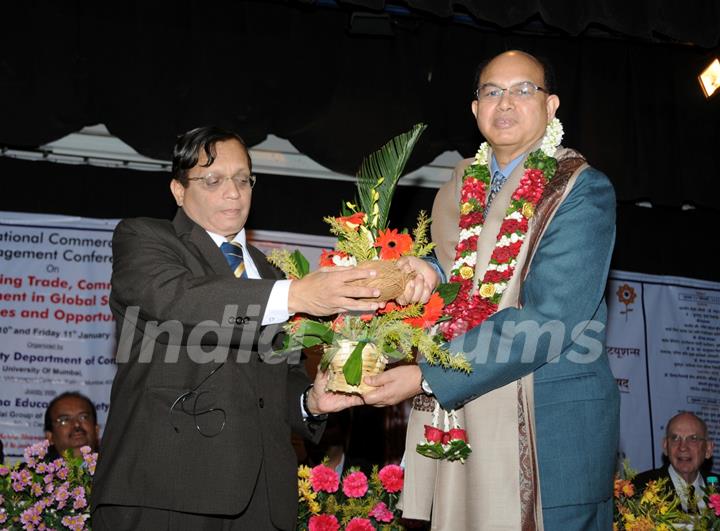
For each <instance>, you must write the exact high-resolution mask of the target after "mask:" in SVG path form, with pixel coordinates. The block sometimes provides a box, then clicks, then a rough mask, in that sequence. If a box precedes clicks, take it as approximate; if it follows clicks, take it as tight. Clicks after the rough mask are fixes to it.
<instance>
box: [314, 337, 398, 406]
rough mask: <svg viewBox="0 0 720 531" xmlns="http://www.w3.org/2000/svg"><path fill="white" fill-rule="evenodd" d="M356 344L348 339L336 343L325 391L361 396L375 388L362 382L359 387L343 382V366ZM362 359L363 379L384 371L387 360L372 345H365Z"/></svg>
mask: <svg viewBox="0 0 720 531" xmlns="http://www.w3.org/2000/svg"><path fill="white" fill-rule="evenodd" d="M357 343H358V342H357V341H350V340H349V339H341V340H340V341H338V344H337V346H338V347H339V350H338V351H337V352H336V353H335V355H334V356H333V359H332V360H331V361H330V366H329V367H328V382H327V385H326V386H325V390H326V391H335V392H340V393H350V394H362V393H366V392H368V391H372V390H373V389H375V387H371V386H369V385H367V384H365V382H363V381H360V385H350V384H348V383H347V382H346V381H345V375H344V374H343V365H345V362H346V361H347V359H348V358H349V357H350V354H352V352H353V350H355V347H356V346H357ZM326 348H329V347H326ZM362 359H363V367H362V375H363V378H364V377H365V376H368V375H375V374H380V373H381V372H383V371H384V370H385V365H387V358H386V357H385V356H383V355H381V354H380V352H379V351H378V349H377V347H376V346H375V345H373V344H372V343H368V344H367V345H365V348H363V351H362Z"/></svg>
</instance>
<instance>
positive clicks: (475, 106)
mask: <svg viewBox="0 0 720 531" xmlns="http://www.w3.org/2000/svg"><path fill="white" fill-rule="evenodd" d="M470 108H471V109H472V113H473V114H474V115H475V119H476V120H477V114H478V100H472V103H471V104H470Z"/></svg>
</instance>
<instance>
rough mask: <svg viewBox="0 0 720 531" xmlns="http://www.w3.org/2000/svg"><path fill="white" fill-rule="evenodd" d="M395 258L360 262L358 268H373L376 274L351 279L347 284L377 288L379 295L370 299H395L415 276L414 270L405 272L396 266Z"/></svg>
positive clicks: (383, 300)
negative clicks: (370, 276)
mask: <svg viewBox="0 0 720 531" xmlns="http://www.w3.org/2000/svg"><path fill="white" fill-rule="evenodd" d="M395 262H396V260H368V261H366V262H360V263H359V264H358V265H357V268H358V269H374V270H375V271H376V272H377V276H375V277H373V278H361V279H358V280H352V281H350V282H348V284H353V285H355V286H367V287H369V288H378V289H379V290H380V295H379V296H378V297H376V298H374V299H368V300H372V301H382V302H385V301H391V300H394V299H397V298H398V297H399V296H400V295H402V293H403V291H405V285H406V284H407V283H408V282H409V281H410V280H411V279H412V278H414V277H415V272H414V271H412V272H410V273H406V272H405V271H402V270H400V269H398V268H397V266H396V265H395Z"/></svg>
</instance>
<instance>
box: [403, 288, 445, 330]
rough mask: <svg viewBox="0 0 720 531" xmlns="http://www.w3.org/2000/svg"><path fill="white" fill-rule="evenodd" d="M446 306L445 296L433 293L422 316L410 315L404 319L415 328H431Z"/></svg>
mask: <svg viewBox="0 0 720 531" xmlns="http://www.w3.org/2000/svg"><path fill="white" fill-rule="evenodd" d="M444 306H445V301H444V300H443V298H442V297H441V296H440V295H438V294H437V293H433V294H432V295H431V296H430V300H429V301H427V302H426V303H425V307H424V309H423V314H422V315H421V316H420V317H408V318H407V319H403V321H405V322H406V323H407V324H409V325H411V326H414V327H415V328H430V327H431V326H432V325H434V324H435V323H436V322H437V320H438V319H440V316H441V315H442V312H443V307H444Z"/></svg>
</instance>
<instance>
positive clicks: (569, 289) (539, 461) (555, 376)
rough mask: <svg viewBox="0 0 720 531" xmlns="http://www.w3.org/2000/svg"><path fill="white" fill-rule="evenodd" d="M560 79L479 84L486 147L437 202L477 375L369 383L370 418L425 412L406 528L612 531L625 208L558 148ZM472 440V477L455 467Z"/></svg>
mask: <svg viewBox="0 0 720 531" xmlns="http://www.w3.org/2000/svg"><path fill="white" fill-rule="evenodd" d="M549 78H550V75H549V72H548V70H547V69H546V68H545V67H544V65H543V64H542V63H541V62H540V61H539V60H538V59H536V58H535V57H533V56H531V55H529V54H527V53H524V52H520V51H510V52H505V53H503V54H500V55H498V56H497V57H495V58H493V59H492V60H490V61H489V62H488V63H487V64H485V65H482V66H481V67H480V68H479V69H478V72H477V75H476V97H475V99H474V101H473V102H472V111H473V114H474V115H475V117H476V119H477V125H478V127H479V129H480V132H481V133H482V134H483V136H484V137H485V138H486V140H487V143H485V144H483V145H482V146H481V148H480V150H479V151H478V155H477V157H476V158H475V159H474V160H473V159H469V160H466V161H463V162H462V163H461V164H460V165H459V166H458V167H457V168H456V170H455V172H454V174H453V177H452V179H451V180H450V181H449V182H448V183H446V184H445V185H444V186H443V187H442V188H441V189H440V191H439V192H438V194H437V196H436V198H435V204H434V207H433V214H432V219H433V227H432V235H433V241H434V242H435V243H436V244H437V248H436V252H437V256H438V259H439V261H440V263H441V265H442V267H443V270H444V272H445V274H446V276H447V277H448V278H449V279H450V280H451V281H453V282H457V283H459V284H460V291H459V293H458V296H457V298H456V299H455V301H454V302H453V303H452V304H451V305H449V306H448V307H447V308H446V316H447V318H448V320H447V321H446V322H445V323H443V324H442V325H441V326H440V327H439V330H438V333H441V334H442V335H443V337H444V338H445V339H446V340H448V341H450V350H451V351H452V352H464V353H465V355H466V356H467V357H468V358H469V359H470V360H471V362H472V363H473V371H472V373H471V374H469V375H466V374H463V373H460V372H453V371H445V370H443V369H442V368H439V367H432V366H428V365H427V364H420V366H404V367H398V368H393V369H391V370H389V371H386V372H385V373H383V374H381V375H378V376H375V377H372V378H367V379H366V381H367V383H369V384H371V385H375V386H377V387H378V389H376V390H374V391H373V392H371V393H368V394H366V395H365V396H364V398H365V401H366V403H373V404H377V405H384V404H394V403H397V402H399V401H401V400H404V399H406V398H408V397H411V396H415V400H414V404H413V405H414V408H413V412H412V414H411V417H410V422H409V426H408V436H407V441H408V443H407V448H406V452H405V461H406V466H407V471H406V483H405V490H404V493H403V505H404V515H405V516H406V517H409V518H421V519H426V520H429V519H431V518H432V521H433V529H445V530H453V531H455V530H461V529H478V530H497V529H514V530H515V529H523V530H525V529H534V530H537V529H547V530H551V531H555V530H562V531H567V530H574V529H577V530H585V529H611V528H612V515H613V507H612V494H613V472H614V465H615V457H616V448H617V441H618V431H619V394H618V391H617V386H616V384H615V380H614V378H613V375H612V373H611V372H610V368H609V365H608V360H607V356H606V354H605V348H604V343H605V323H606V318H607V315H606V314H607V309H606V306H605V302H604V299H603V294H604V290H605V282H606V278H607V272H608V268H609V264H610V257H611V255H612V248H613V243H614V237H615V196H614V192H613V189H612V186H611V184H610V182H609V181H608V179H607V177H606V176H605V175H603V174H602V173H600V172H599V171H597V170H595V169H593V168H591V167H590V166H589V165H588V164H587V163H586V162H585V160H584V159H583V157H582V156H581V155H580V154H579V153H577V152H575V151H573V150H570V149H565V148H562V147H559V142H560V139H561V136H562V127H561V125H560V123H559V121H557V119H555V112H556V110H557V108H558V106H559V104H560V100H559V98H558V96H557V95H554V94H553V93H552V90H553V87H552V85H551V82H550V79H549ZM413 264H415V265H416V264H417V263H416V262H413ZM422 271H423V275H424V276H427V275H429V274H430V273H429V272H428V270H427V268H424V267H423V269H422ZM443 419H444V420H445V422H443ZM437 434H440V435H441V437H436V435H437ZM426 437H427V439H426ZM436 439H437V442H436ZM453 439H454V440H455V441H453ZM465 439H467V440H468V442H469V444H470V446H471V447H472V453H471V454H470V455H469V457H467V459H466V460H465V461H464V463H463V462H462V461H460V460H459V459H457V457H458V455H457V454H456V455H452V451H454V450H455V449H456V448H457V447H458V446H454V444H455V442H458V443H459V446H462V445H463V444H464V440H465ZM418 443H420V449H427V448H435V449H436V450H437V449H438V448H439V450H440V451H441V452H442V451H445V455H444V457H445V459H442V458H441V459H439V460H438V459H431V458H429V457H426V455H428V453H427V452H424V453H423V455H419V454H418V453H417V452H416V445H417V444H418ZM433 445H436V446H433ZM453 459H455V460H453Z"/></svg>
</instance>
